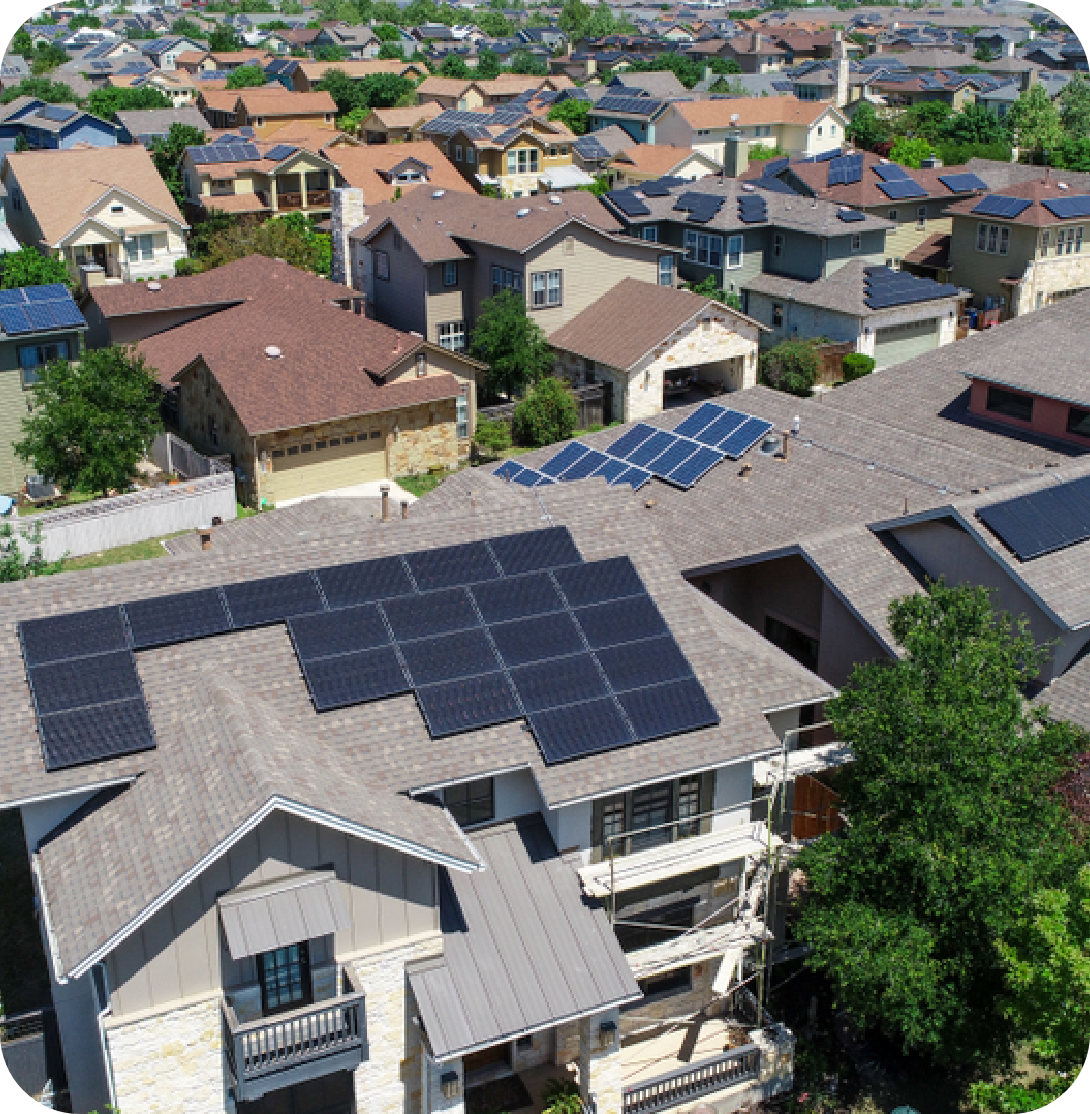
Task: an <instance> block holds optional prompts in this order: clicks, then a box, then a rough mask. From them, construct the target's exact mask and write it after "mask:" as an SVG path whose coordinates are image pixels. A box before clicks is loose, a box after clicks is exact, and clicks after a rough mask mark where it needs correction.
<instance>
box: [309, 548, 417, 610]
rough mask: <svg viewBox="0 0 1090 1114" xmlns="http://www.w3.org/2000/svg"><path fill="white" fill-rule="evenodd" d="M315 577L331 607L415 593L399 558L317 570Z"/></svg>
mask: <svg viewBox="0 0 1090 1114" xmlns="http://www.w3.org/2000/svg"><path fill="white" fill-rule="evenodd" d="M315 575H316V576H317V577H318V582H319V583H320V584H321V586H322V594H323V595H324V596H325V598H326V601H327V602H328V604H329V606H330V607H351V606H352V605H353V604H358V603H370V602H371V601H372V600H385V599H390V598H392V597H393V596H409V595H412V593H413V583H412V581H411V580H410V579H409V574H408V572H407V571H406V568H405V565H404V563H403V562H402V560H401V558H400V557H380V558H378V559H377V560H375V561H357V562H355V563H354V564H351V565H330V566H329V567H328V568H325V569H316V570H315Z"/></svg>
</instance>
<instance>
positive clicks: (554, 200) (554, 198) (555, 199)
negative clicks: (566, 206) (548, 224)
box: [549, 193, 563, 205]
mask: <svg viewBox="0 0 1090 1114" xmlns="http://www.w3.org/2000/svg"><path fill="white" fill-rule="evenodd" d="M549 204H550V205H562V204H563V201H561V199H560V198H559V197H557V196H556V194H555V193H554V194H552V195H551V196H550V197H549Z"/></svg>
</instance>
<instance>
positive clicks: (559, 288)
mask: <svg viewBox="0 0 1090 1114" xmlns="http://www.w3.org/2000/svg"><path fill="white" fill-rule="evenodd" d="M554 292H555V296H554ZM538 295H540V299H539V297H538ZM563 304H564V272H563V271H561V270H552V271H533V272H531V274H530V308H531V309H555V308H556V307H557V306H560V305H563Z"/></svg>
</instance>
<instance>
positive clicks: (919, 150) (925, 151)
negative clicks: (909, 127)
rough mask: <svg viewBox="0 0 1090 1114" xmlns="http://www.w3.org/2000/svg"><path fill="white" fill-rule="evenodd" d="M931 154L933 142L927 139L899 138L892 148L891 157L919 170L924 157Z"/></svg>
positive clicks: (903, 164)
mask: <svg viewBox="0 0 1090 1114" xmlns="http://www.w3.org/2000/svg"><path fill="white" fill-rule="evenodd" d="M930 155H931V144H930V142H929V141H928V140H926V139H898V140H897V142H896V143H894V145H893V147H892V148H891V149H890V152H889V157H890V158H891V159H892V160H893V161H894V162H899V163H900V164H901V165H902V166H911V167H915V168H916V169H917V170H918V169H919V167H920V164H921V163H922V162H923V160H924V159H926V158H929V157H930Z"/></svg>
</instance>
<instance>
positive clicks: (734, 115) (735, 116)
mask: <svg viewBox="0 0 1090 1114" xmlns="http://www.w3.org/2000/svg"><path fill="white" fill-rule="evenodd" d="M730 122H731V123H732V124H736V123H738V113H737V112H732V113H731V116H730Z"/></svg>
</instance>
